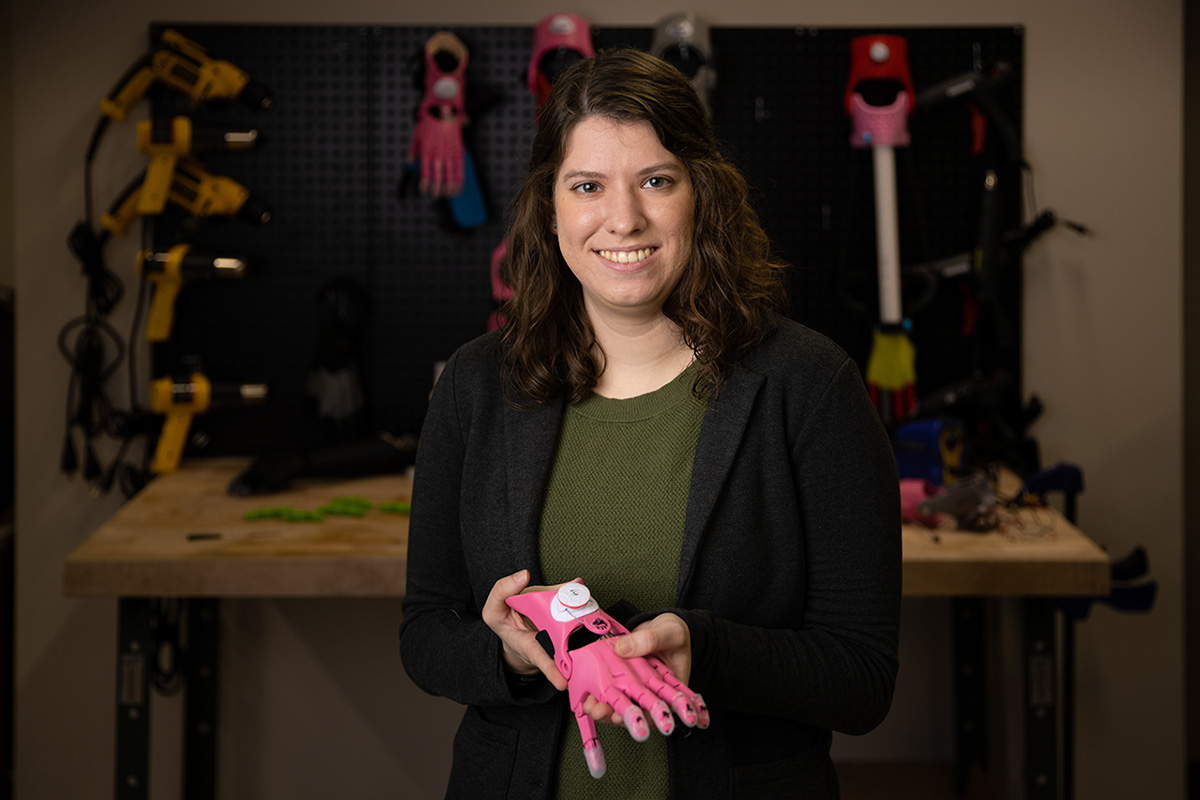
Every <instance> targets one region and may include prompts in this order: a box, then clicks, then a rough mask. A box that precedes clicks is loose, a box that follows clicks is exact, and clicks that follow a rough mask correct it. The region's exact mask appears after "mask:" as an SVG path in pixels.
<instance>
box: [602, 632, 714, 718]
mask: <svg viewBox="0 0 1200 800" xmlns="http://www.w3.org/2000/svg"><path fill="white" fill-rule="evenodd" d="M612 647H613V649H614V650H615V651H616V653H617V655H619V656H622V657H623V658H632V657H636V656H655V657H657V658H658V659H659V660H660V661H662V662H663V664H664V665H666V667H667V669H669V670H670V671H671V672H672V673H673V674H674V675H675V677H676V678H678V679H679V682H680V683H683V684H686V683H687V682H688V678H690V677H691V674H692V632H691V629H689V628H688V626H687V623H686V622H684V621H683V618H681V617H680V616H679V615H678V614H670V613H667V614H659V615H658V616H657V617H655V618H654V619H650V620H647V621H645V622H643V623H642V624H641V625H638V626H637V627H636V628H634V629H633V631H632V632H630V634H629V635H628V636H621V637H619V638H617V639H613V640H612ZM583 710H584V713H586V714H587V715H588V716H590V717H591V718H592V719H594V720H596V721H597V722H611V723H613V724H615V725H621V724H622V723H623V720H622V719H621V715H620V714H618V713H616V712H615V711H613V709H612V706H610V705H608V704H607V703H601V702H599V701H598V700H596V698H594V697H588V698H587V699H586V700H584V701H583Z"/></svg>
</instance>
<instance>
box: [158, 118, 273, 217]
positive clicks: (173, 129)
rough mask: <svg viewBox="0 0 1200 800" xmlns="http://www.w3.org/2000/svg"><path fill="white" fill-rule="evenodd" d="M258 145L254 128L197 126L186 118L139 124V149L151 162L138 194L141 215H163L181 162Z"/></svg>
mask: <svg viewBox="0 0 1200 800" xmlns="http://www.w3.org/2000/svg"><path fill="white" fill-rule="evenodd" d="M257 142H258V131H257V130H256V129H254V128H218V127H213V126H197V125H193V124H192V120H191V119H189V118H188V117H183V116H177V117H172V118H171V119H153V120H144V121H142V122H139V123H138V126H137V148H138V152H139V153H142V154H143V155H145V156H147V157H148V158H149V163H148V164H147V165H146V177H145V179H144V180H143V181H142V190H141V192H139V194H138V213H140V214H161V213H162V210H163V207H164V206H165V205H166V204H167V195H168V193H169V192H170V189H171V184H172V183H173V181H174V178H175V168H176V166H177V165H178V163H179V160H180V159H181V158H183V157H185V156H189V155H196V154H201V153H212V152H217V151H237V150H249V149H250V148H252V147H254V145H255V144H256V143H257Z"/></svg>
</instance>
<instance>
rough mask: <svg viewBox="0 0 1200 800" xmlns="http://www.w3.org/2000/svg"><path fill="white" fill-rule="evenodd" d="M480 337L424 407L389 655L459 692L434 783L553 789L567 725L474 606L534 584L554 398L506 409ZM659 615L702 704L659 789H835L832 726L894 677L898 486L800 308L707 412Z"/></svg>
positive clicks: (864, 726) (555, 421) (855, 728)
mask: <svg viewBox="0 0 1200 800" xmlns="http://www.w3.org/2000/svg"><path fill="white" fill-rule="evenodd" d="M497 341H498V339H497V336H496V334H495V333H493V334H489V335H487V336H483V337H481V338H479V339H477V340H475V341H473V342H470V343H468V344H467V345H465V346H463V347H462V348H461V349H460V350H459V351H458V352H457V353H456V354H455V355H454V356H453V357H452V358H451V359H450V361H449V362H448V363H447V365H446V369H445V371H444V372H443V373H442V377H441V379H440V380H439V381H438V384H437V387H436V388H435V391H434V394H433V397H432V399H431V402H430V407H429V411H428V414H427V417H426V420H425V424H424V428H423V430H422V433H421V439H420V445H419V450H418V455H417V467H416V476H415V485H414V488H413V509H412V519H411V525H410V529H409V546H408V587H407V593H406V597H405V599H404V620H403V623H402V624H401V627H400V653H401V657H402V659H403V662H404V666H405V669H406V670H407V671H408V674H409V675H410V676H411V677H412V679H413V681H414V682H415V683H416V684H417V685H418V686H420V687H421V688H422V689H424V690H425V691H428V692H430V693H432V694H436V695H441V696H444V697H448V698H450V699H452V700H455V701H457V702H460V703H463V704H465V705H467V706H468V709H467V711H466V715H465V716H464V719H463V722H462V725H461V726H460V728H459V732H458V735H457V737H456V739H455V743H454V766H453V770H452V775H451V778H450V786H449V789H448V791H447V797H450V798H459V797H462V798H471V800H482V799H483V798H511V799H512V800H532V799H533V798H541V797H548V796H550V792H551V791H552V789H553V787H552V785H551V783H552V776H553V774H554V765H553V759H554V756H555V753H556V752H557V750H556V746H557V741H558V737H559V736H562V735H566V736H572V737H578V735H579V733H578V731H577V730H576V728H575V726H574V725H569V726H567V725H564V724H563V722H564V720H565V719H567V716H566V715H565V714H564V713H563V709H564V703H565V700H566V698H565V693H563V694H561V695H560V694H558V693H556V692H555V691H554V689H553V687H551V686H550V684H549V683H548V682H547V681H544V680H543V681H540V682H539V683H535V684H533V685H532V687H531V688H529V689H523V690H518V691H514V689H513V688H512V686H511V685H510V683H509V681H508V680H507V679H506V676H505V673H504V669H503V667H502V665H501V660H500V655H499V639H498V638H497V637H496V636H495V635H494V634H493V633H492V632H491V631H490V630H489V629H488V627H487V626H486V625H485V624H484V623H483V622H482V620H481V619H480V616H479V610H480V607H481V606H482V604H483V601H484V600H485V599H486V598H487V595H488V592H489V591H490V590H491V588H492V585H493V584H494V583H495V582H496V580H497V579H499V578H501V577H503V576H505V575H509V574H511V573H514V572H517V571H518V570H520V569H524V568H528V569H529V570H531V572H532V575H533V583H534V584H538V583H542V581H541V576H540V574H539V569H538V561H537V542H536V533H537V529H538V521H539V514H540V512H541V507H542V495H543V491H544V488H545V485H546V480H547V476H548V474H549V468H550V462H551V459H552V458H553V455H554V447H555V440H556V437H557V434H558V428H559V423H560V421H561V419H562V404H561V402H559V403H554V404H551V405H547V406H540V407H537V408H535V409H533V410H523V411H520V410H516V409H514V408H512V407H511V406H509V405H508V404H507V403H506V402H505V400H504V398H503V395H502V390H501V383H500V374H499V369H498V365H497V362H496V358H495V355H496V354H495V347H496V344H497ZM585 536H586V531H580V544H581V546H583V545H584V544H585V542H586V539H585V538H584V537H585ZM583 577H584V579H585V581H586V578H587V576H586V575H585V576H583ZM662 610H663V609H659V610H658V612H661V611H662ZM670 610H673V611H675V612H676V613H678V614H679V615H680V616H681V617H683V619H684V620H686V621H687V624H688V626H689V627H690V629H691V636H692V650H693V671H692V676H691V678H690V680H689V681H688V683H689V685H690V686H691V687H692V688H693V689H695V690H696V691H698V692H700V693H701V694H702V695H703V696H704V698H705V700H706V701H707V702H708V705H709V707H710V709H711V713H712V725H711V727H710V728H709V729H708V730H705V731H688V730H687V729H684V728H680V729H678V730H677V731H676V733H675V734H674V735H673V736H672V737H671V738H670V739H669V740H668V753H669V762H670V773H671V775H670V777H671V787H672V795H673V797H675V798H708V797H734V798H758V797H761V798H773V799H777V798H787V797H804V798H806V800H816V799H818V798H836V797H837V796H838V790H837V778H836V775H835V774H834V770H833V765H832V763H831V761H830V758H829V746H830V741H831V738H832V735H831V731H841V732H845V733H852V734H854V733H865V732H867V731H869V730H871V729H872V728H874V727H875V726H876V725H878V724H879V723H880V722H881V721H882V720H883V718H884V716H885V715H886V714H887V711H888V708H889V706H890V704H891V699H892V691H893V688H894V685H895V677H896V671H897V667H898V659H897V646H898V629H899V610H900V500H899V482H898V480H897V476H896V466H895V460H894V457H893V455H892V451H891V447H890V445H889V443H888V440H887V436H886V434H885V432H884V430H883V428H882V426H881V425H880V423H879V420H878V417H877V415H876V413H875V410H874V409H873V408H872V406H871V404H870V401H869V400H868V398H867V396H866V391H865V389H864V387H863V383H862V379H861V377H860V376H859V373H858V370H857V368H856V366H855V364H854V362H853V361H851V360H850V359H849V358H848V357H847V356H846V354H845V353H843V352H842V351H841V350H840V349H839V348H837V347H836V346H835V345H834V344H833V343H832V342H830V341H829V340H828V339H826V338H825V337H823V336H821V335H820V334H817V333H815V332H814V331H811V330H809V329H808V328H805V327H803V326H802V325H799V324H798V323H795V322H793V321H791V320H787V319H782V318H781V319H778V320H776V322H775V324H774V325H773V327H772V330H771V332H770V333H769V334H768V336H767V337H766V339H765V340H764V341H763V343H762V344H761V345H760V346H758V347H757V348H756V349H754V350H753V351H752V352H750V353H749V354H747V355H745V356H744V357H743V358H741V359H740V360H739V361H738V363H737V364H736V365H735V366H734V367H732V368H731V369H730V370H729V372H728V374H727V376H726V380H725V382H724V384H723V386H722V387H721V391H720V394H719V397H718V398H717V400H716V401H715V402H713V403H711V404H710V408H709V409H708V411H706V413H705V418H704V422H703V426H702V428H701V431H700V440H699V443H698V445H697V448H696V460H695V465H694V467H693V472H692V484H691V490H690V493H689V497H688V507H687V518H686V523H685V529H684V539H683V550H682V552H681V554H680V559H679V575H678V577H677V581H676V592H675V608H673V609H670ZM649 613H656V612H649ZM635 622H636V620H635ZM655 735H657V734H655ZM580 749H581V752H580V756H579V757H580V758H581V759H582V758H583V754H582V745H581V748H580ZM620 768H621V765H620V764H610V765H609V769H611V770H618V769H620ZM601 780H603V779H601Z"/></svg>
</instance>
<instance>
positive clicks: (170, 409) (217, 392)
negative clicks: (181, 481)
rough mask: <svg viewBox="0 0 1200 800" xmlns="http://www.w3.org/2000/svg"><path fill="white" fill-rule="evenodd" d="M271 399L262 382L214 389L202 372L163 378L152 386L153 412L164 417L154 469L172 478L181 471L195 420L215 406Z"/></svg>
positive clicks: (155, 451) (215, 387)
mask: <svg viewBox="0 0 1200 800" xmlns="http://www.w3.org/2000/svg"><path fill="white" fill-rule="evenodd" d="M266 399H267V386H266V384H262V383H243V384H232V385H228V384H222V385H216V386H214V385H213V384H212V383H211V382H210V381H209V380H208V377H207V376H205V375H204V374H203V373H202V372H198V371H193V372H192V373H191V374H189V375H187V376H185V377H180V378H159V379H157V380H155V381H153V382H152V383H151V384H150V410H151V411H153V412H154V413H156V414H164V415H165V416H166V418H165V419H164V420H163V426H162V432H161V433H160V434H159V437H158V445H157V446H156V447H155V449H154V460H153V461H152V462H151V463H150V469H151V470H152V471H153V472H155V473H157V474H159V475H168V474H170V473H173V472H175V471H177V470H178V469H179V462H180V460H181V459H182V458H183V450H184V447H185V446H186V445H187V436H188V431H189V430H190V429H191V426H192V418H193V417H195V416H196V415H197V414H203V413H205V412H207V411H208V410H209V409H211V408H213V407H214V406H228V405H234V404H246V403H251V404H252V403H261V402H264V401H265V400H266Z"/></svg>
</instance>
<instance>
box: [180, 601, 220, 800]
mask: <svg viewBox="0 0 1200 800" xmlns="http://www.w3.org/2000/svg"><path fill="white" fill-rule="evenodd" d="M217 603H218V601H217V600H216V599H214V598H192V599H190V600H188V603H187V625H188V630H187V642H188V656H187V688H186V692H187V699H186V706H185V709H184V715H185V717H184V764H183V787H184V788H183V796H184V798H185V800H213V798H214V797H215V796H216V792H217V655H218V648H217V636H218V633H219V622H220V616H219V613H220V609H219V608H218V605H217Z"/></svg>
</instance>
